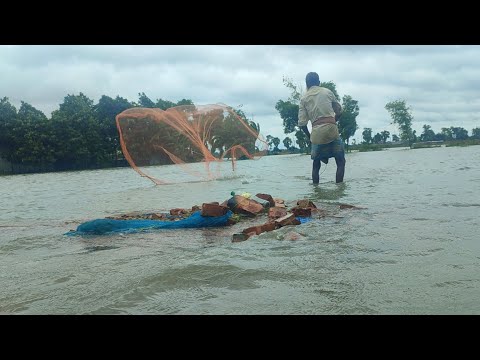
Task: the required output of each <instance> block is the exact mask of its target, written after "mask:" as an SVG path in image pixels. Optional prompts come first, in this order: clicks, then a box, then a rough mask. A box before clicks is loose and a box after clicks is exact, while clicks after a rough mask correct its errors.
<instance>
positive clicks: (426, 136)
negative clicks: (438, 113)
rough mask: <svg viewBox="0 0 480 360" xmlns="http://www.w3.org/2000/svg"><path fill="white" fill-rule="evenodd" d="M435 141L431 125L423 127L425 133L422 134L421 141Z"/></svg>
mask: <svg viewBox="0 0 480 360" xmlns="http://www.w3.org/2000/svg"><path fill="white" fill-rule="evenodd" d="M434 139H435V133H434V132H433V130H432V127H431V126H430V125H427V124H424V125H423V133H421V134H420V141H433V140H434Z"/></svg>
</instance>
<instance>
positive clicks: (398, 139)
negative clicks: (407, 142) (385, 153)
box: [392, 134, 400, 142]
mask: <svg viewBox="0 0 480 360" xmlns="http://www.w3.org/2000/svg"><path fill="white" fill-rule="evenodd" d="M392 141H393V142H399V141H400V138H399V137H398V135H397V134H393V135H392Z"/></svg>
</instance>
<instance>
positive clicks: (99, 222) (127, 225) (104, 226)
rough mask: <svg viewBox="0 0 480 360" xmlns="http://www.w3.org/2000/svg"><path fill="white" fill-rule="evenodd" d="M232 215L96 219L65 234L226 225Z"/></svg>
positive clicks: (197, 213)
mask: <svg viewBox="0 0 480 360" xmlns="http://www.w3.org/2000/svg"><path fill="white" fill-rule="evenodd" d="M232 215H233V213H232V212H231V211H230V210H229V211H228V212H227V213H226V214H225V215H223V216H215V217H211V216H202V215H201V212H200V211H196V212H194V213H193V214H192V215H190V216H189V217H188V218H186V219H182V220H178V221H162V220H116V219H96V220H91V221H87V222H84V223H83V224H80V225H78V227H77V230H76V231H71V232H68V233H66V234H65V235H69V236H74V235H105V234H111V233H118V232H122V233H131V232H136V231H141V230H145V229H189V228H190V229H191V228H205V227H216V226H225V225H227V222H228V219H229V218H230V217H231V216H232Z"/></svg>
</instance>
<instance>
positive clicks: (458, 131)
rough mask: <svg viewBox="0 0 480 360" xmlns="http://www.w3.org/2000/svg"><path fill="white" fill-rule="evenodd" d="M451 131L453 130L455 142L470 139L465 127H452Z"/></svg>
mask: <svg viewBox="0 0 480 360" xmlns="http://www.w3.org/2000/svg"><path fill="white" fill-rule="evenodd" d="M450 129H451V130H452V137H453V138H454V139H455V140H466V139H468V131H467V130H465V129H464V128H463V127H457V126H451V127H450Z"/></svg>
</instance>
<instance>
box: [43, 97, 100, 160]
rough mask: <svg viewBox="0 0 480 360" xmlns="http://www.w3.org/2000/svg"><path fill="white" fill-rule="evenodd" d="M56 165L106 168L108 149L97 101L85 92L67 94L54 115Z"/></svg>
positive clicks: (52, 118)
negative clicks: (98, 114)
mask: <svg viewBox="0 0 480 360" xmlns="http://www.w3.org/2000/svg"><path fill="white" fill-rule="evenodd" d="M51 121H52V125H53V127H54V138H55V157H56V159H57V161H56V166H57V168H59V169H72V168H73V169H86V168H90V167H99V166H104V165H106V163H107V162H108V160H109V156H108V148H106V147H105V141H104V139H103V138H102V131H101V127H100V124H99V122H98V121H97V119H96V116H95V109H94V106H93V100H91V99H89V98H88V97H87V96H85V95H84V94H83V93H80V94H79V95H67V96H66V97H65V98H64V102H63V103H62V104H60V108H59V109H58V110H55V111H53V112H52V117H51Z"/></svg>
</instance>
